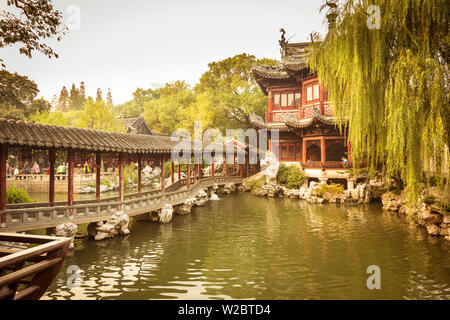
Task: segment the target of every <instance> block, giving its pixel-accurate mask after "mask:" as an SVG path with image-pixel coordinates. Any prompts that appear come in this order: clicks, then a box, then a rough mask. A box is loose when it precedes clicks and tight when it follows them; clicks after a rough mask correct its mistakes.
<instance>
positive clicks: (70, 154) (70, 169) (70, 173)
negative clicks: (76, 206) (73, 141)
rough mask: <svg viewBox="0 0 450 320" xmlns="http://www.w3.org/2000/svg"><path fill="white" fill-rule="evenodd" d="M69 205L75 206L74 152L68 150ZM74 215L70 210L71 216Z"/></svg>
mask: <svg viewBox="0 0 450 320" xmlns="http://www.w3.org/2000/svg"><path fill="white" fill-rule="evenodd" d="M67 163H68V168H67V205H68V206H69V207H71V206H73V150H72V149H69V150H67ZM72 215H73V211H72V210H70V216H72Z"/></svg>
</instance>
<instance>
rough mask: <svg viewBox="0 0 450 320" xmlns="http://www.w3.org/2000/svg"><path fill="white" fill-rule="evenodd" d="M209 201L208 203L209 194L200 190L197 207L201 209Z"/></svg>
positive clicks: (196, 202)
mask: <svg viewBox="0 0 450 320" xmlns="http://www.w3.org/2000/svg"><path fill="white" fill-rule="evenodd" d="M207 201H208V193H207V192H206V191H205V190H204V189H200V190H199V191H198V192H197V196H196V201H195V205H196V206H198V207H201V206H203V205H205V203H206V202H207Z"/></svg>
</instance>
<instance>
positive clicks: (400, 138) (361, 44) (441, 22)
mask: <svg viewBox="0 0 450 320" xmlns="http://www.w3.org/2000/svg"><path fill="white" fill-rule="evenodd" d="M374 4H375V5H378V6H379V8H380V9H381V17H380V19H381V20H380V21H381V28H380V29H370V28H368V26H367V19H368V16H367V14H366V12H365V10H360V9H359V8H360V7H362V8H366V9H367V8H368V6H370V5H374ZM449 14H450V12H449V6H448V1H447V0H405V1H397V0H378V1H373V0H372V1H364V0H348V1H341V2H340V5H339V7H338V10H337V16H336V24H335V26H334V27H333V28H332V29H331V30H329V32H328V34H327V36H326V37H325V39H323V41H320V42H319V41H315V42H313V43H312V45H311V51H312V53H311V57H310V61H309V64H310V67H311V68H312V69H313V70H314V71H316V72H318V74H319V80H320V81H321V83H322V84H323V85H324V86H325V87H326V88H327V90H328V94H329V99H330V101H331V102H332V104H333V108H334V113H335V116H336V118H337V120H338V123H340V124H344V123H346V122H344V121H343V120H344V119H349V122H348V129H349V139H350V141H351V143H352V159H353V161H354V163H355V164H356V165H363V164H368V165H369V169H370V173H371V174H374V173H375V172H377V171H378V170H379V169H380V168H383V169H384V173H385V175H386V177H387V178H395V177H396V178H398V179H400V180H401V182H402V183H404V184H405V185H406V187H407V192H408V196H409V199H410V200H414V199H415V198H416V197H417V195H418V190H419V184H420V182H421V181H423V178H424V177H425V175H430V174H431V175H435V176H437V177H440V178H441V181H443V178H444V177H446V178H447V183H448V181H449V178H450V176H449V161H450V157H449V141H450V139H449V137H450V103H449V78H450V76H449V67H448V61H449V56H448V54H449V52H448V50H449V42H450V36H449V33H448V30H449V29H450V23H449Z"/></svg>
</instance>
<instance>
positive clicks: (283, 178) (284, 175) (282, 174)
mask: <svg viewBox="0 0 450 320" xmlns="http://www.w3.org/2000/svg"><path fill="white" fill-rule="evenodd" d="M288 175H289V169H288V166H287V165H286V164H284V163H280V166H279V168H278V174H277V180H278V183H280V184H286V182H287V179H288Z"/></svg>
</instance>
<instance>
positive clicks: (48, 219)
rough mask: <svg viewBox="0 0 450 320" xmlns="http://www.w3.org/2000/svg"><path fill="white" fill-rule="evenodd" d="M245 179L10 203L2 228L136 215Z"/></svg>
mask: <svg viewBox="0 0 450 320" xmlns="http://www.w3.org/2000/svg"><path fill="white" fill-rule="evenodd" d="M241 182H242V178H241V177H239V176H229V177H225V176H216V177H207V178H203V179H201V180H198V181H196V182H193V183H192V184H191V185H190V188H189V189H188V188H187V187H186V184H187V181H186V180H185V179H183V180H179V181H177V182H176V183H174V184H172V185H170V186H169V187H167V188H166V192H165V193H161V190H152V191H146V192H142V196H141V197H139V196H138V194H137V193H133V194H127V195H124V200H123V201H119V197H111V198H105V199H101V201H100V202H97V200H95V199H94V200H80V201H75V202H74V205H72V206H68V205H67V202H55V205H54V206H50V204H49V203H29V204H17V205H8V206H7V210H6V211H5V215H6V223H5V227H4V228H0V230H1V231H2V232H21V231H27V230H35V229H44V228H51V227H55V226H57V225H59V224H63V223H66V222H72V223H74V224H85V223H91V222H98V221H105V220H107V219H108V218H109V217H111V216H112V215H113V214H114V213H115V212H118V211H123V212H124V213H125V214H127V215H128V216H130V217H133V216H137V215H141V214H145V213H149V212H152V211H157V210H159V209H162V208H163V207H164V205H165V204H167V203H169V204H170V205H172V206H176V205H179V204H182V203H184V202H185V201H186V200H187V199H189V198H195V196H196V195H197V193H198V192H199V191H200V190H201V189H207V188H210V187H213V186H214V185H218V186H223V185H225V184H229V183H233V184H239V183H241Z"/></svg>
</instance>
